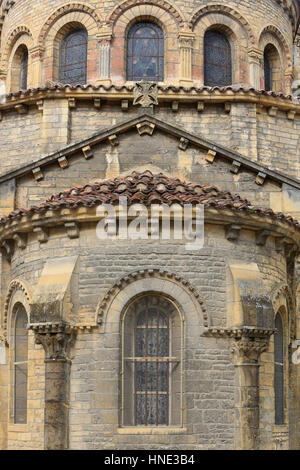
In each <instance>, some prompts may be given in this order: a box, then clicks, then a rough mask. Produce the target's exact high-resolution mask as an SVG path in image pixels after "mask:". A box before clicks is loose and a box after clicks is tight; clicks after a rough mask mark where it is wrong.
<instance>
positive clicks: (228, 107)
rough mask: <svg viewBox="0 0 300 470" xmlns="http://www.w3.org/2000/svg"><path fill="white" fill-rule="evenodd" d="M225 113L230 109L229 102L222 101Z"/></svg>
mask: <svg viewBox="0 0 300 470" xmlns="http://www.w3.org/2000/svg"><path fill="white" fill-rule="evenodd" d="M224 109H225V113H230V111H231V103H224Z"/></svg>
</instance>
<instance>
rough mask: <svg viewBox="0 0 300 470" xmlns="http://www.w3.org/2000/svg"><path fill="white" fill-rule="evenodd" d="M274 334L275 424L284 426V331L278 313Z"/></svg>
mask: <svg viewBox="0 0 300 470" xmlns="http://www.w3.org/2000/svg"><path fill="white" fill-rule="evenodd" d="M275 328H276V332H275V334H274V392H275V424H284V330H283V323H282V318H281V315H280V313H277V315H276V319H275Z"/></svg>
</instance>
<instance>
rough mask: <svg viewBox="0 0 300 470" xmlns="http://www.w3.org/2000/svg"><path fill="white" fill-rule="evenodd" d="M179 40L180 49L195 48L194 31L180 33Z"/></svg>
mask: <svg viewBox="0 0 300 470" xmlns="http://www.w3.org/2000/svg"><path fill="white" fill-rule="evenodd" d="M178 39H179V46H180V47H193V43H194V39H195V33H193V32H192V31H179V33H178Z"/></svg>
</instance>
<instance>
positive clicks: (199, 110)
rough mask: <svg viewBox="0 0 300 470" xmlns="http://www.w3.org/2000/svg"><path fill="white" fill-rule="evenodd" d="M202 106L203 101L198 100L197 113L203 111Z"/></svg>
mask: <svg viewBox="0 0 300 470" xmlns="http://www.w3.org/2000/svg"><path fill="white" fill-rule="evenodd" d="M204 108H205V104H204V101H198V103H197V111H198V113H202V112H203V111H204Z"/></svg>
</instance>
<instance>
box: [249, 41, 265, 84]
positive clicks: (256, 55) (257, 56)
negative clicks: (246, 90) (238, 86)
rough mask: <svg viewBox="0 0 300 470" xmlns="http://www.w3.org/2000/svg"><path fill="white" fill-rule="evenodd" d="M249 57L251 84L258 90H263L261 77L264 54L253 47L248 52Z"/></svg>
mask: <svg viewBox="0 0 300 470" xmlns="http://www.w3.org/2000/svg"><path fill="white" fill-rule="evenodd" d="M248 57H249V84H250V86H253V87H254V88H255V89H256V90H259V89H260V88H261V83H260V76H261V73H260V71H261V64H262V60H263V53H262V52H261V51H260V50H259V49H256V48H255V47H251V48H250V49H249V50H248Z"/></svg>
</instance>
